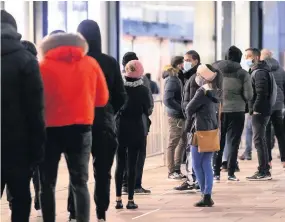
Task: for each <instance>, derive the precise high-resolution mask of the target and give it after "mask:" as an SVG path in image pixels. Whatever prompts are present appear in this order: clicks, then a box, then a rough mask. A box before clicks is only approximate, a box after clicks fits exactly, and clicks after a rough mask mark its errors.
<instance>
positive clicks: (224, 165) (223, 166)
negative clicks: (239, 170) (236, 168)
mask: <svg viewBox="0 0 285 222" xmlns="http://www.w3.org/2000/svg"><path fill="white" fill-rule="evenodd" d="M221 171H222V172H228V163H227V162H223V163H222V169H221Z"/></svg>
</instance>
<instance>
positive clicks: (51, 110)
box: [40, 33, 109, 127]
mask: <svg viewBox="0 0 285 222" xmlns="http://www.w3.org/2000/svg"><path fill="white" fill-rule="evenodd" d="M40 51H41V53H42V57H43V60H42V61H41V63H40V69H41V73H42V78H43V83H44V95H45V110H46V113H45V118H46V124H47V127H61V126H69V125H92V124H93V120H94V107H100V106H105V105H106V104H107V102H108V99H109V92H108V88H107V84H106V80H105V77H104V74H103V72H102V70H101V68H100V66H99V65H98V63H97V61H96V60H95V59H93V58H91V57H89V56H86V53H87V52H88V44H87V42H86V40H85V39H84V38H83V37H82V36H81V35H80V34H66V33H59V34H55V35H51V36H48V37H46V38H45V39H44V40H43V42H42V44H41V46H40Z"/></svg>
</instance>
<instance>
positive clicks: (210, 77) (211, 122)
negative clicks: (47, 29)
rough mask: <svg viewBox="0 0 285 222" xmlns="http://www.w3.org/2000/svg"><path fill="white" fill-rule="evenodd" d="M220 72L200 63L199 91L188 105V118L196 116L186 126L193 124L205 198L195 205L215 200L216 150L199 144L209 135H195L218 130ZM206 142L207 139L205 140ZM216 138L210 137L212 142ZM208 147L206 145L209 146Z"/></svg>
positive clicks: (194, 152) (193, 151)
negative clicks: (213, 166) (204, 147)
mask: <svg viewBox="0 0 285 222" xmlns="http://www.w3.org/2000/svg"><path fill="white" fill-rule="evenodd" d="M219 75H220V73H219V71H218V70H216V69H214V68H213V67H212V66H211V65H209V64H206V65H200V66H199V67H198V69H197V74H196V78H195V81H196V83H197V84H198V85H199V86H200V88H199V89H198V90H197V91H196V93H195V96H194V97H193V99H192V100H191V101H190V102H189V103H188V105H187V107H186V115H187V119H191V118H192V117H193V115H194V114H195V115H194V116H195V120H194V121H187V124H190V125H187V128H190V134H191V137H190V138H192V139H190V140H191V141H189V142H190V144H191V147H190V149H191V154H192V164H193V168H194V172H195V174H196V177H197V180H198V183H199V186H200V188H201V192H202V199H201V200H200V201H199V202H197V203H195V204H194V206H195V207H212V206H213V205H214V201H213V200H212V188H213V179H214V177H213V170H212V156H213V152H214V150H213V151H210V149H209V150H208V151H203V150H201V147H200V145H199V144H200V142H201V141H200V139H201V140H203V139H204V138H206V139H208V138H207V136H205V137H202V138H200V137H199V139H194V138H195V135H196V134H197V133H198V132H199V131H202V132H207V131H213V130H216V131H217V134H218V128H219V116H218V115H217V113H218V110H219V103H220V97H221V95H220V94H221V92H220V90H219V89H218V82H219V81H218V80H219V77H218V76H219ZM216 140H217V141H216V144H217V145H218V144H219V139H218V136H216ZM206 142H207V141H206ZM206 142H204V143H206ZM212 142H213V141H210V142H209V141H208V143H212ZM206 148H207V147H206Z"/></svg>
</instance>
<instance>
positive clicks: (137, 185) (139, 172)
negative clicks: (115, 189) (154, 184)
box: [123, 137, 147, 189]
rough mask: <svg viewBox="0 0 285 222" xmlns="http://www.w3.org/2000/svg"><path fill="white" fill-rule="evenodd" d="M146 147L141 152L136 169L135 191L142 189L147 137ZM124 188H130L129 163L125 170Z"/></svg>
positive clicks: (145, 143)
mask: <svg viewBox="0 0 285 222" xmlns="http://www.w3.org/2000/svg"><path fill="white" fill-rule="evenodd" d="M144 145H145V146H144V148H143V149H141V150H140V151H139V157H138V162H137V169H136V180H135V189H139V188H142V177H143V168H144V163H145V159H146V146H147V137H145V142H144ZM123 187H128V163H126V166H125V170H124V176H123Z"/></svg>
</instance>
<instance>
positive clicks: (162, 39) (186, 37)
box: [120, 1, 195, 82]
mask: <svg viewBox="0 0 285 222" xmlns="http://www.w3.org/2000/svg"><path fill="white" fill-rule="evenodd" d="M194 4H195V2H182V1H181V2H174V1H173V2H159V1H154V2H150V1H147V2H142V1H138V2H130V1H122V2H120V15H121V18H120V19H121V20H120V23H121V44H120V60H121V59H122V57H123V55H124V54H125V53H126V52H128V51H134V52H136V54H137V56H138V57H139V59H140V60H141V61H142V63H143V64H144V68H145V72H150V73H151V74H152V76H153V77H152V78H153V80H154V81H158V82H160V76H161V75H160V74H161V70H162V69H163V67H164V66H165V65H168V64H169V63H170V60H171V58H172V57H173V56H176V55H183V54H184V53H185V52H186V51H188V50H190V49H191V46H192V44H193V35H194V11H195V7H194Z"/></svg>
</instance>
